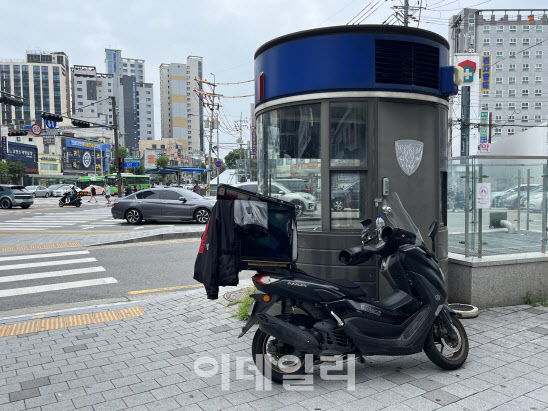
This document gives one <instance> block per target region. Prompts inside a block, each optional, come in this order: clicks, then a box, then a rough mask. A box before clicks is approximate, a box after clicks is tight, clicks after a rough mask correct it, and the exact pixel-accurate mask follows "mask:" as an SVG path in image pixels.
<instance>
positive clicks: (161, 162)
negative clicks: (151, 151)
mask: <svg viewBox="0 0 548 411" xmlns="http://www.w3.org/2000/svg"><path fill="white" fill-rule="evenodd" d="M168 165H169V157H168V156H166V155H163V156H160V157H158V158H157V159H156V167H160V168H165V167H167V166H168Z"/></svg>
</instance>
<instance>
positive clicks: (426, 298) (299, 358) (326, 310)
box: [239, 193, 469, 383]
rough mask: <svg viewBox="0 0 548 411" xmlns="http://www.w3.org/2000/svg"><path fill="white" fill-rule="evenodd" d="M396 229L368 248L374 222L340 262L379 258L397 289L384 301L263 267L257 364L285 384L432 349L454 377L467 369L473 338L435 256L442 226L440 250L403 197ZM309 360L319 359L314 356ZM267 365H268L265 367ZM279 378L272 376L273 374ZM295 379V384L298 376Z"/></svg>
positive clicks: (389, 211) (256, 307)
mask: <svg viewBox="0 0 548 411" xmlns="http://www.w3.org/2000/svg"><path fill="white" fill-rule="evenodd" d="M383 212H384V213H385V214H386V216H387V218H388V220H389V221H390V223H391V224H392V227H385V228H384V229H383V230H382V233H381V239H380V240H379V241H378V243H377V244H376V245H367V244H368V243H369V242H371V241H372V240H373V239H375V238H377V235H374V234H370V231H373V232H376V230H372V224H373V223H372V221H371V220H365V221H363V222H362V225H363V230H362V234H361V238H362V245H360V246H358V247H353V248H349V249H347V250H343V251H341V252H340V254H339V260H340V261H341V262H342V263H344V264H346V265H356V264H360V263H363V262H365V261H367V260H368V259H369V258H371V257H373V256H375V255H378V256H379V257H380V261H379V264H380V271H381V273H382V275H383V276H384V277H385V278H386V280H387V281H388V282H389V284H390V285H391V286H392V288H393V292H392V294H391V295H390V296H389V297H387V298H385V299H383V300H382V301H375V300H374V299H371V298H368V297H367V296H366V294H365V292H364V291H363V290H362V289H361V288H360V287H359V286H358V285H357V284H355V283H353V282H352V281H349V280H344V279H341V280H323V279H319V278H316V277H312V276H310V275H308V274H306V273H304V272H303V271H301V270H299V269H297V268H296V267H291V268H288V269H286V268H273V267H255V268H256V269H257V274H256V275H254V276H253V278H252V280H253V283H254V284H255V286H256V287H257V289H258V290H259V291H261V292H262V293H264V294H254V295H252V297H253V299H254V300H255V301H254V302H253V305H252V307H251V309H250V319H249V321H248V322H247V324H246V325H245V326H244V327H243V328H242V333H241V334H240V335H239V337H241V336H243V335H244V334H245V333H246V332H247V331H248V330H249V329H250V328H251V327H252V326H253V325H254V324H255V323H256V322H258V323H259V328H258V330H257V331H256V333H255V336H254V338H253V343H252V353H253V358H254V360H255V363H256V365H257V367H258V368H259V369H260V370H265V369H266V368H265V366H268V367H270V370H268V371H269V372H267V373H265V372H263V373H264V374H265V375H266V376H268V377H269V378H271V379H272V381H274V382H277V383H282V382H283V378H284V375H298V374H303V373H305V370H309V367H310V364H307V362H310V359H311V358H313V361H314V363H319V362H320V361H319V359H320V356H331V357H333V356H347V355H349V354H354V355H356V358H357V359H358V361H361V362H363V356H368V355H409V354H415V353H418V352H420V351H421V350H424V352H425V353H426V355H427V356H428V358H429V359H430V360H431V361H432V362H433V363H434V364H436V365H438V366H439V367H441V368H443V369H446V370H454V369H457V368H459V367H460V366H461V365H462V364H463V363H464V362H465V361H466V358H467V356H468V348H469V347H468V337H467V335H466V331H465V330H464V327H463V326H462V324H461V322H460V321H459V320H458V319H457V318H456V315H455V313H454V312H453V311H452V310H451V308H449V306H448V305H447V304H446V299H447V294H446V292H445V290H444V279H443V274H442V272H441V270H440V268H439V265H438V263H437V260H436V257H435V254H434V252H435V250H434V248H435V246H434V238H435V236H436V233H437V229H438V223H437V221H434V223H432V225H431V226H430V230H429V231H430V232H429V234H428V236H429V237H430V238H431V239H432V251H430V250H428V249H427V248H426V246H425V245H424V242H423V241H422V237H421V235H420V232H419V230H418V229H417V227H416V226H415V224H414V223H413V221H412V220H411V218H410V217H409V215H408V214H407V212H406V211H405V209H404V208H403V206H402V205H401V202H400V200H399V197H398V195H397V194H396V193H393V194H390V195H389V196H388V197H387V198H386V200H385V202H384V205H383ZM306 354H312V356H310V355H306ZM261 362H262V363H261ZM270 371H271V372H270ZM293 378H294V377H293Z"/></svg>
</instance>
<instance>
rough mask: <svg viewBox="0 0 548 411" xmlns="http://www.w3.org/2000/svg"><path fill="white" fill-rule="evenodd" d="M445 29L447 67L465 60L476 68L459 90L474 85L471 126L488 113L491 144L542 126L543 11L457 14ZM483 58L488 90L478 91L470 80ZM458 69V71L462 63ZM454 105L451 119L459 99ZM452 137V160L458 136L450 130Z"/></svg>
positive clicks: (546, 56)
mask: <svg viewBox="0 0 548 411" xmlns="http://www.w3.org/2000/svg"><path fill="white" fill-rule="evenodd" d="M449 26H450V29H449V38H450V43H451V57H452V58H453V60H452V61H453V62H454V63H455V65H456V64H458V63H459V62H463V61H466V60H469V61H471V62H472V63H474V64H476V65H477V68H476V69H475V73H474V69H472V68H470V69H469V70H470V71H469V73H468V75H467V76H466V77H465V83H464V84H463V85H472V84H470V83H472V82H474V81H475V79H477V80H478V81H477V82H476V83H477V84H476V85H475V86H473V85H472V88H471V110H470V113H471V114H470V117H471V123H472V124H474V123H478V122H479V119H480V112H482V111H485V112H489V113H491V115H492V123H494V124H495V126H494V130H493V132H492V136H493V139H494V140H496V139H498V138H501V137H505V136H512V135H514V134H516V133H519V132H522V131H525V130H527V129H528V128H530V127H532V126H536V125H539V124H541V123H542V122H545V121H546V120H547V115H546V109H547V108H548V101H547V99H546V96H547V95H548V43H546V42H544V40H545V38H546V33H548V16H547V15H546V10H531V9H527V10H520V9H513V10H478V9H463V10H461V11H460V12H459V13H458V14H457V15H455V16H453V17H452V18H451V19H450V21H449ZM483 56H490V70H491V73H490V84H489V88H488V89H484V88H483V87H481V85H480V84H479V83H480V82H479V77H476V76H479V75H480V69H482V66H480V62H483V59H482V58H483ZM472 63H470V64H469V65H468V67H470V66H472V65H473V64H472ZM461 65H463V67H464V66H465V65H466V63H462V64H461ZM465 71H466V67H465ZM473 74H475V76H473V77H472V75H473ZM459 97H460V96H459ZM454 102H455V103H456V104H454V107H453V116H458V117H459V118H460V113H461V107H460V98H456V99H455V100H454ZM455 132H456V134H457V135H456V136H455ZM453 136H454V137H453V141H454V144H453V155H458V153H459V150H458V148H457V149H456V150H455V148H456V147H458V145H459V143H460V137H459V136H460V131H459V130H453ZM471 141H472V140H471ZM470 147H471V148H470V154H475V147H474V144H473V143H472V144H471V146H470ZM455 151H457V153H455Z"/></svg>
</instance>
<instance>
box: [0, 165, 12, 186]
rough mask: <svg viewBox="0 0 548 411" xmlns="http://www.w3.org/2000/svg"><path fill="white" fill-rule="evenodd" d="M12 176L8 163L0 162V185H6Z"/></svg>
mask: <svg viewBox="0 0 548 411" xmlns="http://www.w3.org/2000/svg"><path fill="white" fill-rule="evenodd" d="M11 178H12V175H11V174H10V169H9V164H8V161H6V162H4V161H0V183H2V184H6V183H9V181H10V180H11Z"/></svg>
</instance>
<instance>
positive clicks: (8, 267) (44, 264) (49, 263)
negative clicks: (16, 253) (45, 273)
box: [0, 257, 97, 271]
mask: <svg viewBox="0 0 548 411" xmlns="http://www.w3.org/2000/svg"><path fill="white" fill-rule="evenodd" d="M94 261H97V259H95V258H93V257H89V258H74V259H72V260H60V261H41V262H39V263H24V264H9V265H0V271H5V270H18V269H21V268H34V267H51V266H53V265H67V264H81V263H91V262H94Z"/></svg>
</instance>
